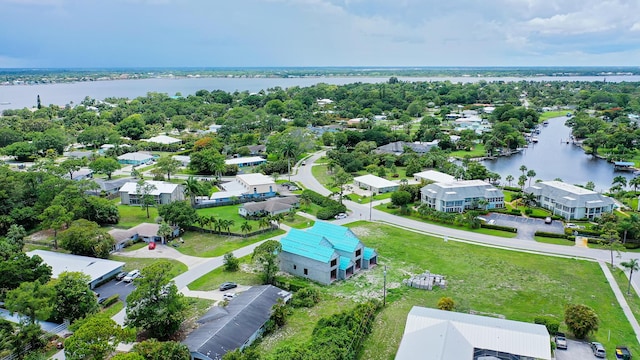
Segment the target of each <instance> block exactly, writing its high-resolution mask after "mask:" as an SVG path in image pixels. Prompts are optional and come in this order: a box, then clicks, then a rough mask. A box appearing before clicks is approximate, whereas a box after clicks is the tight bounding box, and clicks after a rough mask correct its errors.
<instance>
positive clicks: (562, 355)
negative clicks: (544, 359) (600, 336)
mask: <svg viewBox="0 0 640 360" xmlns="http://www.w3.org/2000/svg"><path fill="white" fill-rule="evenodd" d="M584 359H597V358H596V357H595V356H593V353H592V352H591V348H590V347H589V343H586V342H580V341H575V340H569V339H567V350H556V360H584Z"/></svg>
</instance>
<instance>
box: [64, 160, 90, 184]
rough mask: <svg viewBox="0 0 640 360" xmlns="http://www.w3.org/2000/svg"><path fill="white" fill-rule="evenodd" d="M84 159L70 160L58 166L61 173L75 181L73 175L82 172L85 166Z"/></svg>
mask: <svg viewBox="0 0 640 360" xmlns="http://www.w3.org/2000/svg"><path fill="white" fill-rule="evenodd" d="M85 162H86V161H85V160H84V159H74V158H69V159H66V160H65V161H63V162H61V163H60V165H58V167H59V169H60V172H61V173H67V174H69V179H71V180H73V173H74V172H76V171H78V170H80V168H82V167H83V166H84V165H85Z"/></svg>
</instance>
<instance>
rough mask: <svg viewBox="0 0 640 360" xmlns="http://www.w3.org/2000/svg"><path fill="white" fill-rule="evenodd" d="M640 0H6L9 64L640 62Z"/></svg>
mask: <svg viewBox="0 0 640 360" xmlns="http://www.w3.org/2000/svg"><path fill="white" fill-rule="evenodd" d="M638 14H640V1H638V0H0V68H11V67H58V68H59V67H63V68H77V67H82V68H87V67H304V66H390V67H393V66H443V67H458V66H485V67H486V66H638V65H640V63H639V62H638V60H639V59H640V16H638Z"/></svg>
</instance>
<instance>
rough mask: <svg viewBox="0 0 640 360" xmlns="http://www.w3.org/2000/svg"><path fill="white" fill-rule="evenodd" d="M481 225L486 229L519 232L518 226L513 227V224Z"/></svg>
mask: <svg viewBox="0 0 640 360" xmlns="http://www.w3.org/2000/svg"><path fill="white" fill-rule="evenodd" d="M480 227H481V228H484V229H493V230H502V231H508V232H512V233H517V232H518V229H517V228H514V227H511V226H502V225H494V224H486V223H481V224H480Z"/></svg>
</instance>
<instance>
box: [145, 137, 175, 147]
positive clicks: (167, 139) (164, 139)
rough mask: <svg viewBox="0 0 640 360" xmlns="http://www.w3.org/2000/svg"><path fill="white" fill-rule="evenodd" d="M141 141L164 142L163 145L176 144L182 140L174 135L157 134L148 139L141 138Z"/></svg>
mask: <svg viewBox="0 0 640 360" xmlns="http://www.w3.org/2000/svg"><path fill="white" fill-rule="evenodd" d="M142 141H146V142H152V143H156V144H164V145H171V144H178V143H181V142H182V140H180V139H176V138H174V137H171V136H167V135H158V136H154V137H152V138H150V139H143V140H142Z"/></svg>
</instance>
